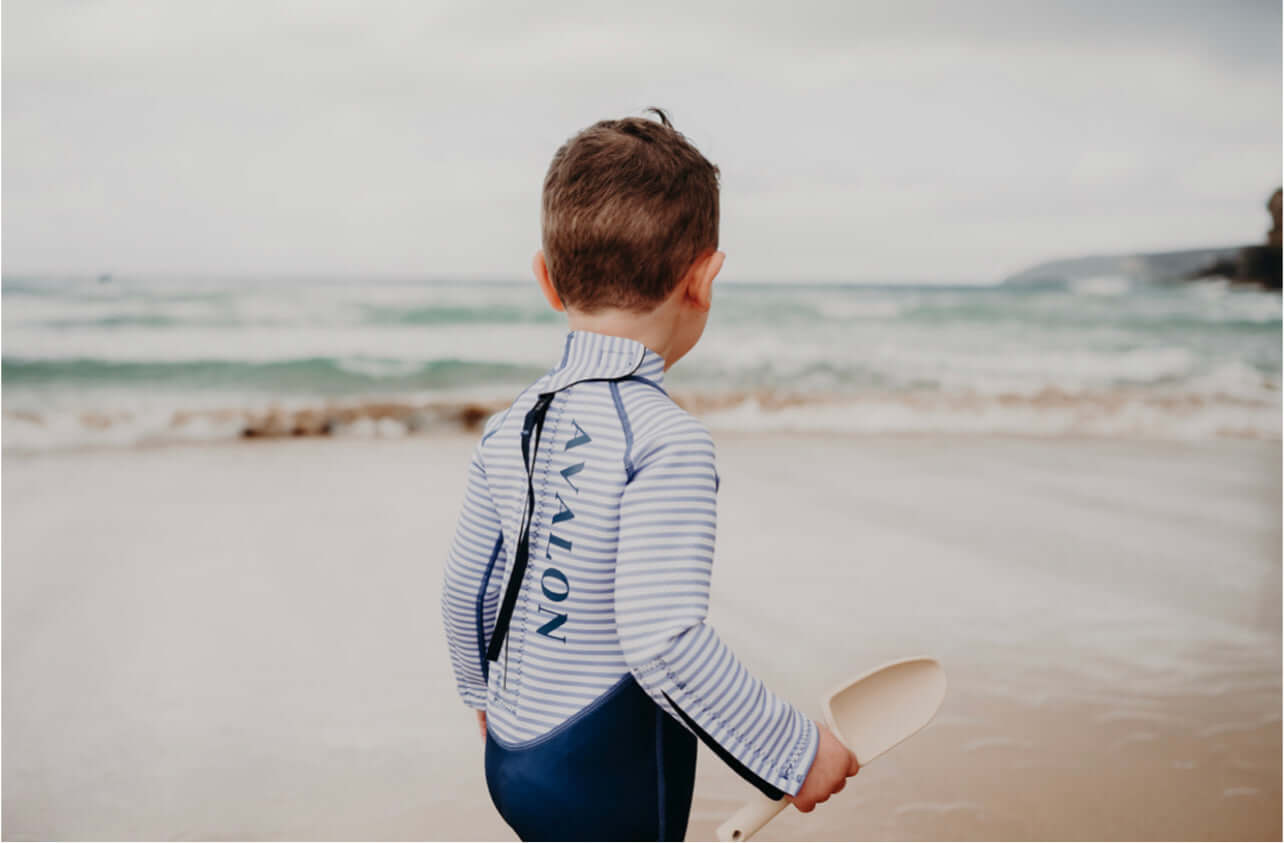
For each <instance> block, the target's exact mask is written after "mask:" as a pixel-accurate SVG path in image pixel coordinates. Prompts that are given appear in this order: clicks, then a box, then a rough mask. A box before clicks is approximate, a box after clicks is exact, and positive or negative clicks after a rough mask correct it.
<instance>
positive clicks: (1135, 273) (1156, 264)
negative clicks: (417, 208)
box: [1002, 188, 1281, 290]
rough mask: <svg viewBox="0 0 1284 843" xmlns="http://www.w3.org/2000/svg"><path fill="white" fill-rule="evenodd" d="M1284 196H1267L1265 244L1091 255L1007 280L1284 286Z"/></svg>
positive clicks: (1278, 193) (1027, 282)
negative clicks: (1283, 238) (1283, 260)
mask: <svg viewBox="0 0 1284 843" xmlns="http://www.w3.org/2000/svg"><path fill="white" fill-rule="evenodd" d="M1280 201H1281V191H1280V190H1279V189H1278V188H1277V189H1276V191H1275V192H1274V193H1273V194H1271V198H1270V199H1269V200H1267V203H1266V208H1267V210H1268V211H1270V213H1271V220H1272V227H1271V229H1270V231H1269V232H1267V235H1266V245H1264V246H1228V247H1223V248H1213V249H1185V250H1182V251H1179V252H1151V253H1148V254H1131V255H1089V256H1087V257H1081V258H1067V259H1065V260H1055V261H1048V262H1046V263H1041V264H1038V265H1036V266H1032V267H1030V268H1029V269H1025V270H1022V271H1021V272H1018V273H1017V274H1016V275H1011V276H1009V277H1007V278H1005V279H1003V282H1002V283H1004V284H1012V285H1029V286H1039V285H1042V284H1064V283H1066V282H1069V281H1080V280H1083V279H1086V278H1101V277H1111V278H1126V279H1128V280H1130V281H1141V282H1144V283H1155V284H1162V283H1168V282H1179V281H1194V280H1196V279H1200V278H1225V279H1227V280H1229V281H1232V282H1234V283H1236V284H1256V285H1258V286H1261V287H1265V288H1266V289H1268V290H1278V289H1280V234H1281V229H1280Z"/></svg>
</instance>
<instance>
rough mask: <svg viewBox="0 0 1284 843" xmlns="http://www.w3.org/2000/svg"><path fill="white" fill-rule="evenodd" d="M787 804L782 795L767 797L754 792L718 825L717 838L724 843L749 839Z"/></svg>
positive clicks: (787, 801)
mask: <svg viewBox="0 0 1284 843" xmlns="http://www.w3.org/2000/svg"><path fill="white" fill-rule="evenodd" d="M788 804H789V800H787V799H785V798H784V797H783V796H782V797H781V798H780V799H768V798H767V797H766V796H765V795H764V794H761V793H759V794H756V795H755V796H754V798H753V799H751V800H749V801H748V802H746V803H745V804H744V806H743V807H742V808H741V809H740V810H739V811H736V812H735V813H734V814H732V816H731V819H729V820H727V821H726V822H725V823H723V824H722V825H720V826H718V839H719V840H722V841H724V843H725V841H730V840H736V841H739V840H749V839H751V838H752V837H753V836H754V835H755V834H757V833H758V832H759V831H760V830H761V829H762V827H763V826H764V825H766V824H767V823H769V822H771V820H772V818H773V817H775V816H776V814H779V813H780V812H781V811H783V810H785V806H786V805H788Z"/></svg>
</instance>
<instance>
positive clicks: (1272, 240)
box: [1266, 187, 1284, 249]
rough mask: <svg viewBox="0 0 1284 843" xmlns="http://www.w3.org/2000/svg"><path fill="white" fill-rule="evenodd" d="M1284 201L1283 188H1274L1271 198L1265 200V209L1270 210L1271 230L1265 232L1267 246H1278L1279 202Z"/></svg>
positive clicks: (1279, 232) (1279, 231)
mask: <svg viewBox="0 0 1284 843" xmlns="http://www.w3.org/2000/svg"><path fill="white" fill-rule="evenodd" d="M1282 201H1284V190H1281V189H1280V188H1278V187H1277V188H1275V192H1274V193H1272V194H1271V198H1270V199H1269V200H1267V202H1266V210H1268V211H1270V212H1271V230H1270V231H1268V232H1266V245H1267V247H1269V248H1275V249H1278V248H1279V247H1280V234H1281V233H1284V232H1281V230H1280V204H1281V202H1282Z"/></svg>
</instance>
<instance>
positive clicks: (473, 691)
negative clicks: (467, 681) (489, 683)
mask: <svg viewBox="0 0 1284 843" xmlns="http://www.w3.org/2000/svg"><path fill="white" fill-rule="evenodd" d="M459 696H460V698H461V699H462V700H463V701H464V705H466V706H468V707H469V708H476V709H480V710H482V711H485V710H486V689H485V688H473V687H469V688H461V689H460V691H459Z"/></svg>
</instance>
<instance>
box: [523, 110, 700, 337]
mask: <svg viewBox="0 0 1284 843" xmlns="http://www.w3.org/2000/svg"><path fill="white" fill-rule="evenodd" d="M647 111H651V112H654V113H655V115H656V116H657V117H659V118H660V120H659V122H658V123H657V122H656V121H654V120H648V119H645V118H642V117H626V118H624V119H623V120H603V121H601V122H599V123H595V124H593V125H592V126H590V127H588V128H587V129H585V130H584V131H582V132H580V133H579V134H578V135H576V136H575V137H573V138H571V139H570V140H569V141H567V142H566V143H565V144H563V145H562V147H561V149H559V150H557V153H556V154H555V155H554V156H553V161H552V163H551V164H549V166H548V173H547V174H546V175H545V176H544V199H543V210H542V214H541V218H542V227H543V240H544V260H545V262H546V264H547V265H548V274H549V276H550V278H551V279H552V281H553V286H554V288H556V290H557V295H558V297H559V298H561V300H562V303H563V304H564V305H568V306H570V307H574V308H575V309H577V310H580V311H584V312H588V313H591V312H593V311H595V310H598V309H600V308H603V307H618V308H623V309H626V310H632V311H635V312H645V311H647V310H650V309H651V308H653V307H655V306H656V305H657V304H659V303H660V302H661V301H663V300H664V299H665V298H666V297H667V296H668V295H669V294H670V293H671V292H673V288H674V287H675V286H676V285H677V283H678V281H680V280H681V279H682V277H683V275H685V274H686V272H687V270H688V269H690V268H691V265H692V264H693V263H695V261H696V260H697V259H699V258H700V257H702V256H703V255H705V254H707V253H709V252H712V251H714V250H715V249H717V248H718V168H717V167H715V166H714V165H713V164H711V163H709V161H708V160H707V159H706V158H705V157H704V156H703V155H701V154H700V152H699V151H698V150H697V149H696V148H695V147H694V146H692V145H691V143H690V142H689V141H688V140H687V139H686V138H685V137H683V136H682V134H681V133H680V132H678V131H677V130H676V129H674V128H673V126H672V125H671V124H670V123H669V118H668V117H667V116H666V115H665V113H664V112H663V111H661V110H660V109H658V108H649V109H647Z"/></svg>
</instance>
